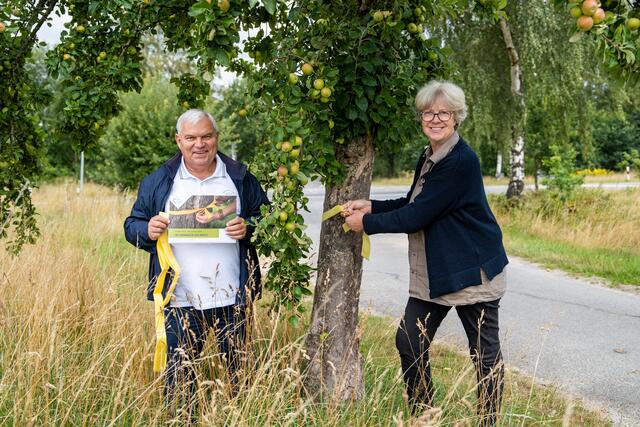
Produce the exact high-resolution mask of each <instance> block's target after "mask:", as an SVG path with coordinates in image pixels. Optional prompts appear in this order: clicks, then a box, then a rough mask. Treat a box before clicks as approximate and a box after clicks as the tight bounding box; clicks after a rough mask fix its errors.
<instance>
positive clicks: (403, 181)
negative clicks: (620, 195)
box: [373, 172, 640, 189]
mask: <svg viewBox="0 0 640 427" xmlns="http://www.w3.org/2000/svg"><path fill="white" fill-rule="evenodd" d="M412 179H413V172H411V173H409V172H407V173H404V174H402V175H401V176H398V177H391V178H375V179H374V180H373V185H404V186H406V187H407V189H408V188H409V186H410V185H411V181H412ZM639 179H640V176H638V175H637V174H631V181H638V180H639ZM584 182H585V183H620V182H627V180H626V175H625V174H623V173H614V174H608V175H586V176H585V180H584ZM524 183H525V184H526V185H533V184H534V180H533V177H532V176H527V177H525V179H524ZM508 184H509V177H503V178H495V177H492V176H485V177H484V185H485V186H486V185H508ZM540 184H542V180H540Z"/></svg>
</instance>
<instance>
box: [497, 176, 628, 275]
mask: <svg viewBox="0 0 640 427" xmlns="http://www.w3.org/2000/svg"><path fill="white" fill-rule="evenodd" d="M489 201H490V204H491V208H492V210H493V212H494V213H495V215H496V218H497V220H498V223H499V224H500V225H501V227H502V230H503V232H504V242H505V246H506V249H507V252H508V253H509V254H512V255H517V256H521V257H524V258H527V259H530V260H532V261H535V262H539V263H541V264H543V265H545V266H546V267H550V268H558V269H561V270H565V271H568V272H571V273H575V274H577V275H580V276H586V277H596V278H600V279H604V280H605V281H607V282H609V283H610V284H612V285H620V284H624V285H636V286H638V285H640V232H639V231H638V227H639V224H640V189H638V188H631V189H625V190H616V191H603V190H596V189H581V190H579V191H577V192H576V193H575V195H574V196H573V198H572V199H571V200H569V201H567V202H562V201H560V200H558V199H556V198H554V196H553V194H551V193H549V192H547V191H540V192H537V193H533V192H532V193H526V194H525V195H524V196H523V197H522V198H521V199H520V200H519V201H516V202H514V201H508V200H506V198H505V197H504V196H502V195H500V196H490V198H489Z"/></svg>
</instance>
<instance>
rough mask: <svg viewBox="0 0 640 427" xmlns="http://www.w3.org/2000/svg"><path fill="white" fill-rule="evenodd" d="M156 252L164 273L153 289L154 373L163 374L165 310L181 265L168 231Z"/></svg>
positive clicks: (161, 213)
mask: <svg viewBox="0 0 640 427" xmlns="http://www.w3.org/2000/svg"><path fill="white" fill-rule="evenodd" d="M172 213H173V212H172ZM160 215H162V216H167V214H166V213H164V212H160ZM156 252H157V253H158V259H159V260H160V268H162V271H161V272H160V274H159V275H158V279H157V280H156V286H155V288H154V289H153V305H154V312H155V321H156V351H155V354H154V356H153V371H154V372H162V371H163V370H164V368H165V367H166V366H167V331H166V330H165V327H164V308H165V307H166V306H167V304H169V301H170V300H171V296H172V295H173V291H174V290H175V288H176V284H177V283H178V277H179V276H180V265H179V264H178V260H176V257H175V256H174V255H173V251H172V250H171V245H169V233H168V231H166V230H165V232H164V233H162V234H161V235H160V237H159V238H158V241H157V242H156ZM169 269H172V270H173V278H172V279H171V284H170V285H169V289H168V290H167V294H166V296H165V297H164V298H163V297H162V289H164V283H165V280H166V279H167V274H168V273H169Z"/></svg>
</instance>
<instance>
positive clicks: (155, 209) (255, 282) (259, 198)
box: [124, 152, 269, 305]
mask: <svg viewBox="0 0 640 427" xmlns="http://www.w3.org/2000/svg"><path fill="white" fill-rule="evenodd" d="M218 155H219V156H220V158H221V159H222V161H223V162H224V164H225V166H226V167H227V173H228V174H229V177H230V178H231V180H232V181H233V183H234V185H235V186H236V189H237V190H238V194H239V195H240V216H241V217H242V218H245V219H249V218H256V217H259V216H260V206H261V205H263V204H267V203H269V200H268V199H267V195H266V194H265V192H264V190H262V187H260V183H259V182H258V180H257V179H256V177H255V176H253V175H252V174H251V173H250V172H248V171H247V166H246V165H244V164H242V163H240V162H237V161H235V160H233V159H232V158H230V157H228V156H225V155H224V154H222V153H220V152H218ZM181 159H182V155H181V154H180V153H178V154H176V155H175V156H173V157H172V158H171V159H170V160H169V161H167V162H166V163H165V164H164V165H162V166H160V168H158V169H156V170H155V171H154V172H152V173H151V174H149V175H147V176H146V177H145V178H144V179H143V180H142V182H141V183H140V188H139V189H138V198H137V199H136V202H135V203H134V204H133V208H132V209H131V214H130V215H129V216H128V217H127V219H126V220H125V221H124V235H125V237H126V238H127V241H128V242H129V243H131V244H132V245H134V246H136V247H137V248H140V249H144V250H145V251H147V252H149V254H150V255H149V285H148V287H147V299H148V300H150V301H153V289H154V287H155V284H156V280H157V278H158V274H160V271H161V269H160V261H159V260H158V255H157V253H156V242H155V241H154V240H150V239H149V235H148V234H147V225H148V224H149V220H150V219H151V218H152V217H154V216H155V215H157V214H158V213H159V212H160V211H164V210H165V206H166V203H167V198H168V197H169V193H170V192H171V186H172V185H173V178H174V177H175V176H176V173H177V172H178V169H179V168H180V162H181ZM253 231H254V227H253V226H251V225H249V224H247V235H246V236H245V237H244V238H243V239H241V240H240V241H239V245H240V251H239V252H240V289H239V292H238V294H237V297H236V304H240V305H244V304H246V297H247V295H246V288H247V287H249V289H250V296H251V297H252V298H257V297H258V296H259V294H260V291H261V282H260V279H261V277H260V265H259V263H258V254H257V252H256V249H255V247H254V246H253V245H252V244H251V236H252V234H253ZM169 284H170V280H169V278H167V280H166V281H165V287H164V289H163V292H162V294H163V295H166V291H167V288H168V287H169Z"/></svg>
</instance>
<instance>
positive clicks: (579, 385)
mask: <svg viewBox="0 0 640 427" xmlns="http://www.w3.org/2000/svg"><path fill="white" fill-rule="evenodd" d="M634 185H635V184H634ZM504 188H505V187H499V186H498V187H488V188H487V192H499V191H504ZM398 190H399V188H398V187H378V188H374V189H373V191H372V197H373V198H379V199H382V198H394V197H399V196H400V194H401V193H399V192H398ZM307 194H308V196H309V199H310V200H309V208H310V210H311V213H308V214H306V219H305V220H306V223H307V224H308V225H309V228H308V230H307V231H308V233H309V235H310V236H311V238H312V239H313V241H314V242H315V244H316V245H317V243H318V242H319V236H320V224H319V222H320V215H321V211H322V204H323V197H324V196H323V193H322V189H321V188H320V187H310V188H309V189H308V191H307ZM371 251H372V253H371V260H370V261H368V262H367V261H365V265H364V274H363V281H362V291H361V308H370V309H372V310H373V311H374V312H376V313H380V314H385V315H389V316H392V317H395V318H400V316H401V315H402V313H403V311H404V306H405V303H406V300H407V296H408V283H409V277H408V270H409V264H408V261H407V257H406V254H407V238H406V236H405V235H393V234H384V235H375V236H371ZM510 260H511V263H510V265H509V267H508V272H507V277H508V283H509V284H508V291H507V294H506V295H505V297H504V298H503V299H502V303H501V312H500V313H501V320H500V323H501V327H502V331H501V336H502V344H503V352H504V356H505V360H506V363H507V364H508V365H509V366H511V367H515V368H517V369H519V370H520V371H522V372H524V373H526V374H528V375H531V376H533V377H535V378H536V379H537V380H538V381H540V382H543V383H552V384H554V385H556V386H558V387H560V388H561V389H562V390H563V391H565V392H567V393H569V394H571V395H573V396H575V397H579V398H582V399H584V400H585V402H586V403H587V404H589V405H592V406H594V407H597V408H600V409H603V410H605V411H606V412H608V413H609V415H610V416H611V417H612V419H613V420H614V422H615V423H616V425H623V426H640V296H637V295H631V294H628V293H623V292H620V291H616V290H612V289H608V288H605V287H602V286H598V285H594V284H591V283H588V282H587V281H584V280H577V279H574V278H571V277H570V276H568V275H566V274H564V273H562V272H559V271H547V270H545V269H543V268H539V267H537V266H536V265H534V264H531V263H529V262H526V261H524V260H522V259H518V258H515V257H510ZM436 339H438V340H443V341H446V342H449V343H453V344H455V345H458V346H460V347H461V348H465V346H466V338H465V336H464V332H463V330H462V326H461V325H460V323H459V320H458V318H457V317H456V315H455V312H454V311H452V312H451V313H450V314H449V315H448V316H447V318H446V319H445V321H444V322H443V325H442V327H441V328H440V330H439V331H438V335H437V336H436Z"/></svg>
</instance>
